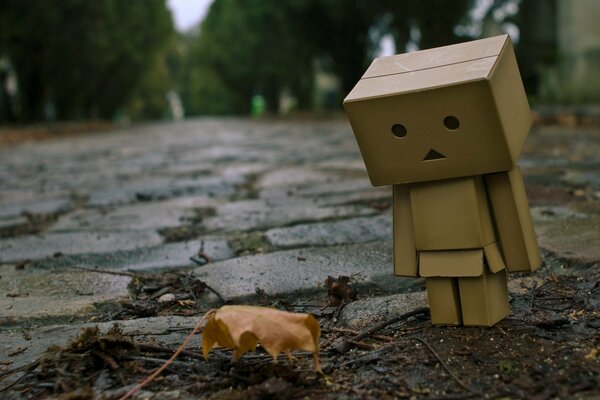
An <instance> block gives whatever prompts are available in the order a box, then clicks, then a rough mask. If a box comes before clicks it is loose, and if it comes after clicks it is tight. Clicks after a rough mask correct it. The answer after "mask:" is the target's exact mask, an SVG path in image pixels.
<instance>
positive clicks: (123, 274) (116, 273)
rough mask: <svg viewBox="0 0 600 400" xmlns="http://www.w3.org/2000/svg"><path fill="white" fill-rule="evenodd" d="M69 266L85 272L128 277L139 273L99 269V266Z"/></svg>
mask: <svg viewBox="0 0 600 400" xmlns="http://www.w3.org/2000/svg"><path fill="white" fill-rule="evenodd" d="M69 268H72V269H77V270H80V271H87V272H97V273H99V274H111V275H122V276H129V277H132V278H133V277H135V276H137V275H139V274H136V273H133V272H128V271H113V270H111V269H100V268H85V267H78V266H77V265H72V266H70V267H69Z"/></svg>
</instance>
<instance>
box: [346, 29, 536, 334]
mask: <svg viewBox="0 0 600 400" xmlns="http://www.w3.org/2000/svg"><path fill="white" fill-rule="evenodd" d="M344 108H345V110H346V113H347V115H348V119H349V120H350V123H351V125H352V129H353V130H354V133H355V136H356V140H357V142H358V145H359V147H360V151H361V154H362V157H363V159H364V162H365V165H366V168H367V171H368V174H369V178H370V180H371V183H372V184H373V186H382V185H393V209H394V223H393V226H394V228H393V229H394V269H395V273H396V275H399V276H410V277H417V276H421V277H424V278H425V284H426V287H427V295H428V300H429V305H430V308H431V319H432V322H433V323H434V324H449V325H459V324H464V325H478V326H491V325H493V324H495V323H496V322H498V321H499V320H501V319H503V318H505V317H506V316H508V314H509V312H510V310H509V302H508V289H507V283H506V273H507V271H508V272H524V271H533V270H535V269H536V268H537V267H538V266H539V265H540V262H541V260H540V256H539V248H538V244H537V241H536V237H535V232H534V229H533V225H532V222H531V215H530V213H529V206H528V203H527V196H526V194H525V187H524V185H523V179H522V177H521V172H520V170H519V167H518V166H517V165H516V163H517V160H518V157H519V154H520V152H521V148H522V146H523V142H524V141H525V138H526V136H527V133H528V131H529V128H530V126H531V121H532V116H531V110H530V108H529V105H528V102H527V97H526V95H525V90H524V88H523V84H522V82H521V78H520V75H519V70H518V67H517V62H516V59H515V54H514V51H513V48H512V44H511V41H510V38H509V37H508V36H507V35H502V36H496V37H492V38H487V39H482V40H475V41H471V42H467V43H461V44H456V45H452V46H445V47H439V48H435V49H428V50H422V51H417V52H414V53H408V54H400V55H395V56H391V57H383V58H378V59H375V60H374V61H373V63H372V64H371V66H370V67H369V68H368V69H367V71H366V72H365V74H364V75H363V77H362V78H361V79H360V81H359V82H358V83H357V84H356V86H355V87H354V89H352V91H351V92H350V94H348V96H347V97H346V98H345V100H344Z"/></svg>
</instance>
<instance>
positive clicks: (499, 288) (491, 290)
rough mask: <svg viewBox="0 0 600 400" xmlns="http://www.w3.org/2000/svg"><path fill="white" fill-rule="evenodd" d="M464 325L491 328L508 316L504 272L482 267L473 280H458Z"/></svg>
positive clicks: (508, 309)
mask: <svg viewBox="0 0 600 400" xmlns="http://www.w3.org/2000/svg"><path fill="white" fill-rule="evenodd" d="M458 286H459V288H460V303H461V308H462V317H463V324H464V325H477V326H492V325H494V324H495V323H496V322H498V321H500V320H501V319H503V318H506V317H507V316H508V315H509V314H510V306H509V304H508V287H507V285H506V270H501V271H498V272H496V273H493V272H491V271H489V268H488V267H487V265H486V266H484V269H483V274H482V275H481V276H478V277H475V278H458Z"/></svg>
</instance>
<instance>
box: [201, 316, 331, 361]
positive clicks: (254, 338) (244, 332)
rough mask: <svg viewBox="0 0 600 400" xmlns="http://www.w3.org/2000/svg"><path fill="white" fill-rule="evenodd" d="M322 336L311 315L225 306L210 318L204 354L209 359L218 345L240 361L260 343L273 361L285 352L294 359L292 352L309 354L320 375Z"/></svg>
mask: <svg viewBox="0 0 600 400" xmlns="http://www.w3.org/2000/svg"><path fill="white" fill-rule="evenodd" d="M320 335H321V329H320V327H319V323H318V322H317V320H316V319H315V318H314V317H313V316H312V315H310V314H302V313H291V312H286V311H280V310H276V309H273V308H267V307H255V306H223V307H221V308H219V309H218V310H214V311H212V312H211V314H209V315H207V318H206V326H205V327H204V331H203V332H202V353H203V354H204V357H205V358H206V357H208V353H209V352H210V350H211V349H212V348H213V347H214V346H215V345H218V346H220V347H225V348H230V349H233V350H234V353H233V358H234V360H237V359H238V358H240V357H241V356H242V355H244V354H245V353H246V352H247V351H250V350H254V349H256V345H257V344H258V343H260V344H261V346H262V347H264V349H265V350H266V351H267V352H268V353H269V354H270V355H271V356H272V357H273V358H274V359H275V358H277V356H278V355H279V353H282V352H283V353H286V354H287V355H288V357H291V354H290V352H291V351H292V350H306V351H310V352H311V353H312V354H313V362H314V367H315V370H317V371H321V367H320V364H319V336H320Z"/></svg>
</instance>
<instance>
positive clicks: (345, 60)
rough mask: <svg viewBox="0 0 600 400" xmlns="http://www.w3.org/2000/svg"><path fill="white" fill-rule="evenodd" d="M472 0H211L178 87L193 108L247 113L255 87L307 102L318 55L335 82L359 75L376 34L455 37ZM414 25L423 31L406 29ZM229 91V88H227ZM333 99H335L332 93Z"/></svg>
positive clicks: (426, 40) (346, 84)
mask: <svg viewBox="0 0 600 400" xmlns="http://www.w3.org/2000/svg"><path fill="white" fill-rule="evenodd" d="M473 3H474V0H438V1H433V0H382V1H378V2H374V1H371V0H287V1H285V2H281V1H277V0H215V2H214V3H213V5H212V6H211V8H210V10H209V12H208V15H207V17H206V19H205V20H204V22H203V24H202V26H201V27H200V30H199V32H198V33H197V37H195V38H194V37H192V38H190V41H191V50H190V54H189V57H188V64H187V68H186V73H185V74H184V78H183V82H185V84H184V85H183V86H182V91H183V92H184V96H183V97H184V103H185V104H186V109H187V110H188V111H190V112H191V113H192V114H202V113H227V112H233V113H239V112H243V113H247V112H248V111H249V107H250V99H251V97H252V96H253V95H255V94H260V95H262V96H264V97H265V99H266V103H267V109H268V110H270V111H275V110H277V105H278V101H279V98H280V95H281V93H282V92H283V91H284V90H286V91H287V92H289V93H290V94H291V95H292V96H293V97H295V98H296V99H297V100H298V106H299V108H309V107H310V106H311V98H312V91H313V88H314V80H315V79H314V74H315V68H314V65H315V61H316V60H318V61H319V62H318V65H320V66H322V67H323V68H324V69H325V70H326V71H328V72H332V73H333V74H334V75H335V76H336V77H337V78H338V80H339V82H340V90H341V93H340V99H341V96H342V94H345V93H348V92H349V91H350V90H351V89H352V87H353V86H354V85H355V84H356V82H357V81H358V80H359V79H360V77H361V76H362V74H363V73H364V71H365V69H366V68H367V66H368V65H369V63H370V62H371V60H372V59H373V57H374V55H375V54H376V51H377V49H378V46H379V42H380V40H381V38H382V37H383V36H384V35H386V34H392V35H393V36H394V38H395V40H396V48H397V49H399V52H402V51H404V49H405V48H406V45H407V43H408V42H409V41H413V42H414V43H415V44H416V45H417V46H420V47H422V48H425V47H435V46H441V45H445V44H450V43H455V42H458V41H460V39H459V38H458V37H457V35H456V34H455V33H454V27H455V26H456V25H457V23H458V22H459V21H460V20H461V19H462V18H463V17H464V15H465V14H466V13H467V12H468V11H469V9H470V8H471V7H472V5H473ZM411 30H413V31H416V32H418V33H420V38H415V37H413V36H414V35H412V36H411ZM225 92H227V93H225ZM336 103H339V101H337V102H336Z"/></svg>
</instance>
